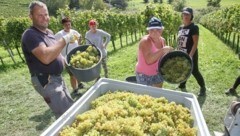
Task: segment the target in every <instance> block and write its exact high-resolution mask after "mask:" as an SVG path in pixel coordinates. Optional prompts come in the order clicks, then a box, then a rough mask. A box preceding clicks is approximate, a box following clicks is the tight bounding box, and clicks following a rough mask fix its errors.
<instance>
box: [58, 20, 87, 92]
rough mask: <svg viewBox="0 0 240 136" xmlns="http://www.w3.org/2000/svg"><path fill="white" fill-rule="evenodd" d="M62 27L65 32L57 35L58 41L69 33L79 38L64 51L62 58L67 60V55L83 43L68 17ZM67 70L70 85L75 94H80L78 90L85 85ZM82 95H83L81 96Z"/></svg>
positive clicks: (63, 21)
mask: <svg viewBox="0 0 240 136" xmlns="http://www.w3.org/2000/svg"><path fill="white" fill-rule="evenodd" d="M62 25H63V30H60V31H59V32H57V33H56V34H55V38H56V40H58V39H61V38H62V37H63V36H64V35H67V34H69V33H73V34H74V35H76V36H77V37H79V39H78V40H75V42H74V43H69V44H71V45H67V46H65V47H64V48H63V49H62V52H61V54H62V56H63V57H64V58H65V57H66V56H67V54H68V53H69V52H70V51H71V50H72V49H74V48H76V47H78V46H79V44H80V43H81V34H79V33H78V32H77V31H76V30H73V29H72V24H71V20H70V18H68V17H65V18H63V19H62ZM66 70H67V72H68V74H69V76H70V83H71V86H72V89H73V94H75V95H77V94H80V93H78V89H81V88H83V84H82V83H81V82H80V81H78V80H77V79H76V77H74V75H73V74H72V73H71V71H70V70H69V69H68V67H66ZM80 95H81V94H80Z"/></svg>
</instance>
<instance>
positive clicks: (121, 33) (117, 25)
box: [0, 4, 181, 65]
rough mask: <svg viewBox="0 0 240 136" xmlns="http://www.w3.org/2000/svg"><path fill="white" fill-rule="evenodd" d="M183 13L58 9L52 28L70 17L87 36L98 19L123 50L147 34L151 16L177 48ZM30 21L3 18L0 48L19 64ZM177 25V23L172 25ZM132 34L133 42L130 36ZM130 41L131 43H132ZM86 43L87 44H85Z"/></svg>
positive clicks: (149, 9) (168, 9)
mask: <svg viewBox="0 0 240 136" xmlns="http://www.w3.org/2000/svg"><path fill="white" fill-rule="evenodd" d="M179 14H180V13H178V12H175V11H174V10H173V8H172V7H171V6H170V5H167V4H163V5H160V6H156V5H151V4H150V5H149V6H148V7H147V8H146V9H145V10H143V11H142V12H137V13H131V14H124V13H115V12H110V11H104V12H103V11H93V10H91V11H84V12H77V11H70V10H69V9H61V10H59V16H58V17H57V18H54V17H51V21H50V24H49V28H50V29H51V30H53V32H57V31H59V30H61V29H62V25H61V24H60V20H61V18H62V17H63V16H68V17H70V18H71V19H72V23H73V28H74V29H76V30H77V31H79V32H80V33H81V34H82V36H83V37H84V34H85V32H86V31H87V30H88V25H87V24H88V21H89V20H90V19H96V20H97V21H98V23H99V27H100V28H101V29H103V30H105V31H107V32H109V33H110V34H111V42H112V45H113V48H114V50H116V47H115V41H116V40H117V39H120V45H121V47H122V46H123V45H127V44H129V43H133V42H135V41H137V40H138V39H139V38H140V37H141V36H142V35H143V34H145V33H146V25H147V22H148V20H149V18H150V17H151V16H156V17H159V18H161V19H162V20H163V24H164V26H165V32H164V37H165V38H166V39H167V41H168V44H169V45H174V41H175V35H176V33H177V28H178V26H179V25H180V23H181V22H180V15H179ZM30 21H31V20H29V19H28V17H20V18H9V19H3V18H1V19H0V28H1V29H0V41H1V43H0V48H3V49H5V50H6V51H7V52H8V55H9V56H11V59H12V61H13V62H14V63H16V60H15V58H14V57H15V56H16V55H14V51H16V52H17V56H18V58H21V61H22V62H24V59H23V58H22V55H21V50H20V47H21V43H20V41H21V34H22V33H23V32H24V30H26V29H27V28H28V27H29V26H30V25H31V22H30ZM172 22H175V23H172ZM129 35H130V37H131V38H130V39H129V38H128V36H129ZM124 37H126V38H125V39H126V40H125V41H126V43H123V42H122V41H123V38H124ZM129 40H131V41H129ZM82 44H84V42H83V43H82ZM5 57H7V56H6V55H5V56H0V58H1V63H2V65H4V64H5V61H4V58H5Z"/></svg>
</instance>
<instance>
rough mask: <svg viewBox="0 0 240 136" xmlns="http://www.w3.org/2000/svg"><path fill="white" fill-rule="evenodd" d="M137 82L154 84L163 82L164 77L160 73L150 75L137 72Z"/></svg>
mask: <svg viewBox="0 0 240 136" xmlns="http://www.w3.org/2000/svg"><path fill="white" fill-rule="evenodd" d="M136 79H137V83H139V84H143V85H149V86H152V85H153V84H160V83H162V82H163V77H162V76H161V75H160V74H157V75H153V76H149V75H145V74H142V73H138V72H136Z"/></svg>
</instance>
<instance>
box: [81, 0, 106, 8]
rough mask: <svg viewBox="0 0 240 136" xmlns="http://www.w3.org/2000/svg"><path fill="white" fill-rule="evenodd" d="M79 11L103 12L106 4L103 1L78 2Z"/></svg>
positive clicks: (84, 0)
mask: <svg viewBox="0 0 240 136" xmlns="http://www.w3.org/2000/svg"><path fill="white" fill-rule="evenodd" d="M79 4H80V9H87V10H89V9H94V10H103V9H106V8H107V4H106V3H104V2H103V0H79Z"/></svg>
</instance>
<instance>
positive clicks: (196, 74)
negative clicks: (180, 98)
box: [180, 50, 205, 88]
mask: <svg viewBox="0 0 240 136" xmlns="http://www.w3.org/2000/svg"><path fill="white" fill-rule="evenodd" d="M192 59H193V71H192V75H193V76H194V78H195V79H196V80H197V82H198V84H199V86H200V87H201V88H202V87H205V81H204V79H203V76H202V74H201V73H200V71H199V69H198V50H196V52H195V54H194V55H193V58H192ZM186 83H187V81H185V82H183V83H181V84H180V87H182V88H183V87H186Z"/></svg>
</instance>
